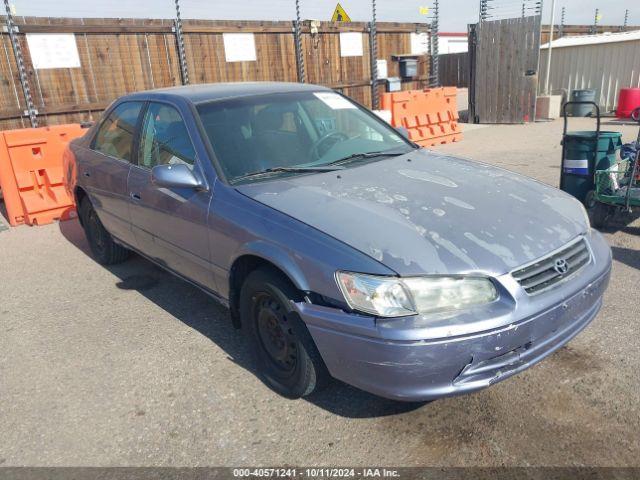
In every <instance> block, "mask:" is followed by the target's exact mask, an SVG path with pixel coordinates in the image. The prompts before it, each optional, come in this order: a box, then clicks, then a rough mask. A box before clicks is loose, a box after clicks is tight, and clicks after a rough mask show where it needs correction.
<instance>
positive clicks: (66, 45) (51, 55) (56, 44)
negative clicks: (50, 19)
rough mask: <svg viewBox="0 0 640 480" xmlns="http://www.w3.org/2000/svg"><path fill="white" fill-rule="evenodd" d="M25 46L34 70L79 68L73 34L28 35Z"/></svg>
mask: <svg viewBox="0 0 640 480" xmlns="http://www.w3.org/2000/svg"><path fill="white" fill-rule="evenodd" d="M27 45H28V46H29V54H30V55H31V61H32V62H33V67H34V68H37V69H45V68H80V56H79V55H78V46H77V45H76V36H75V35H74V34H73V33H28V34H27Z"/></svg>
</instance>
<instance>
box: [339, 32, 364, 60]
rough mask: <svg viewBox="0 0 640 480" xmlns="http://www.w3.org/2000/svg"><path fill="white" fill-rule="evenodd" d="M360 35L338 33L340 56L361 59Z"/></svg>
mask: <svg viewBox="0 0 640 480" xmlns="http://www.w3.org/2000/svg"><path fill="white" fill-rule="evenodd" d="M362 55H363V53H362V34H361V33H360V32H340V56H341V57H361V56H362Z"/></svg>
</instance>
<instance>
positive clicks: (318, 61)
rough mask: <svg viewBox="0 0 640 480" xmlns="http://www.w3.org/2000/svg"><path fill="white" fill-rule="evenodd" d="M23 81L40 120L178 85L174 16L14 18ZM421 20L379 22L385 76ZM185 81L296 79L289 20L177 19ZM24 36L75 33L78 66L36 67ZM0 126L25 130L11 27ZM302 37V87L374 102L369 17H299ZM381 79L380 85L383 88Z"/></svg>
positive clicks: (76, 116)
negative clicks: (245, 53)
mask: <svg viewBox="0 0 640 480" xmlns="http://www.w3.org/2000/svg"><path fill="white" fill-rule="evenodd" d="M14 21H15V22H16V24H17V27H18V35H17V36H18V40H19V42H20V45H21V48H22V52H23V56H24V60H25V66H26V72H27V77H28V83H29V86H30V90H31V93H32V97H33V101H34V103H35V106H36V109H37V110H38V122H39V124H40V125H51V124H59V123H67V122H79V121H87V120H89V121H90V120H95V119H96V118H97V116H98V115H99V113H100V112H101V111H102V110H103V109H104V108H105V107H106V106H107V105H108V104H109V103H110V102H111V101H113V100H114V99H115V98H117V97H119V96H121V95H123V94H126V93H129V92H133V91H138V90H146V89H153V88H161V87H169V86H174V85H180V84H181V83H182V77H181V71H180V62H179V56H178V48H177V40H176V38H177V37H176V33H175V31H174V24H173V21H172V20H140V19H99V18H91V19H87V18H85V19H79V18H74V19H72V18H41V17H16V18H14ZM427 28H428V26H427V25H426V24H410V23H387V22H384V23H382V22H379V23H378V25H377V32H378V34H377V42H378V58H379V59H385V60H386V61H387V65H388V75H389V76H399V71H398V64H397V62H395V61H393V60H392V56H393V55H398V54H406V53H411V33H412V32H426V31H427ZM183 32H184V42H185V53H186V64H187V69H188V73H189V82H190V83H192V84H193V83H205V82H227V81H262V80H265V81H290V82H296V81H298V76H297V69H296V65H297V63H296V54H295V37H294V33H293V23H292V22H258V21H210V20H208V21H204V20H203V21H201V20H185V21H183ZM232 32H233V33H235V32H246V33H249V32H250V33H253V34H254V40H255V49H256V61H242V62H226V60H225V51H224V44H223V34H224V33H232ZM341 32H356V33H360V34H361V35H362V45H363V52H362V53H363V54H362V55H361V56H349V57H342V56H341V55H340V35H339V34H340V33H341ZM29 33H72V34H74V36H75V40H76V45H77V48H78V54H79V57H80V63H81V66H80V68H60V69H35V68H34V67H33V63H32V59H31V56H30V54H29V49H28V44H27V41H26V35H27V34H29ZM0 41H1V42H2V50H1V51H0V56H1V61H0V129H7V128H20V127H27V126H29V118H28V116H27V115H26V114H25V110H26V105H25V99H24V95H23V93H22V87H21V84H20V77H19V74H18V67H17V64H16V59H15V56H14V52H13V49H12V44H11V41H10V39H9V35H8V34H7V33H2V34H1V35H0ZM301 43H302V51H303V58H304V66H305V73H306V81H307V82H308V83H317V84H321V85H326V86H330V87H332V88H335V89H337V90H340V91H342V92H343V93H345V94H346V95H349V96H350V97H352V98H354V99H355V100H356V101H359V102H361V103H363V104H364V105H366V106H371V67H370V64H371V58H370V53H369V50H370V48H369V28H368V24H366V23H357V22H354V23H331V22H323V23H321V25H320V27H319V29H318V32H317V33H312V31H311V28H310V23H309V22H304V23H303V25H302V31H301ZM428 65H429V62H428V58H427V56H426V55H425V56H423V57H421V59H420V62H419V72H418V77H416V78H414V79H411V80H410V81H403V88H404V89H411V88H424V87H425V86H426V84H427V81H428V74H429V72H428ZM383 88H384V87H383V85H382V83H379V85H378V89H383Z"/></svg>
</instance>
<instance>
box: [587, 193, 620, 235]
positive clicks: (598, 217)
mask: <svg viewBox="0 0 640 480" xmlns="http://www.w3.org/2000/svg"><path fill="white" fill-rule="evenodd" d="M584 203H585V206H586V207H587V213H588V214H589V220H590V221H591V226H592V227H594V228H598V229H601V228H604V227H605V226H606V225H607V222H608V221H609V219H610V218H611V217H612V215H613V207H611V206H610V205H605V204H604V203H601V202H599V201H597V200H596V199H595V192H593V191H590V192H589V193H587V196H586V198H585V202H584Z"/></svg>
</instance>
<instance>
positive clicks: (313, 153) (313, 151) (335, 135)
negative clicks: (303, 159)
mask: <svg viewBox="0 0 640 480" xmlns="http://www.w3.org/2000/svg"><path fill="white" fill-rule="evenodd" d="M331 139H333V143H332V144H330V145H328V146H325V145H324V144H325V143H327V142H329V140H331ZM344 140H349V137H348V136H347V135H345V134H344V133H342V132H329V133H325V134H324V135H323V136H321V137H320V138H319V139H318V140H316V141H315V142H314V143H313V145H312V146H311V148H310V149H309V156H310V157H311V158H312V159H313V160H318V159H319V158H320V157H322V155H324V154H325V153H327V152H328V151H329V149H330V148H331V147H333V146H334V145H335V144H336V143H338V142H340V141H344ZM322 146H325V148H324V151H323V152H322V154H320V147H322Z"/></svg>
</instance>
